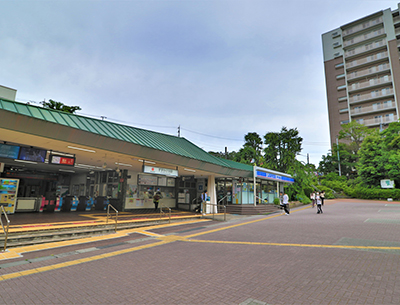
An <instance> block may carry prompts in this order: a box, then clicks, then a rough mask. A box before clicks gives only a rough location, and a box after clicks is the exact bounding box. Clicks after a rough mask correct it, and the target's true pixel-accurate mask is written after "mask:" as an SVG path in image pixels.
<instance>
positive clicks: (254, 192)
mask: <svg viewBox="0 0 400 305" xmlns="http://www.w3.org/2000/svg"><path fill="white" fill-rule="evenodd" d="M253 195H254V206H256V205H257V204H256V202H257V201H256V200H257V184H256V166H253Z"/></svg>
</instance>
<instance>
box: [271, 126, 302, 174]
mask: <svg viewBox="0 0 400 305" xmlns="http://www.w3.org/2000/svg"><path fill="white" fill-rule="evenodd" d="M302 141H303V138H302V137H300V136H299V132H298V130H297V128H294V129H287V128H286V127H282V129H281V131H280V132H268V133H267V134H266V135H265V136H264V144H265V148H264V160H265V165H266V167H267V168H270V169H273V170H277V171H281V172H287V170H288V169H289V168H291V167H292V166H294V163H295V161H296V156H297V155H298V154H300V152H301V144H302Z"/></svg>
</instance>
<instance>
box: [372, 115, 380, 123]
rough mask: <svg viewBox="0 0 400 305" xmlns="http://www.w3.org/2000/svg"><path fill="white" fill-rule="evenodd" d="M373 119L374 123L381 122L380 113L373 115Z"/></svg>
mask: <svg viewBox="0 0 400 305" xmlns="http://www.w3.org/2000/svg"><path fill="white" fill-rule="evenodd" d="M374 119H375V123H380V122H382V116H381V115H376V116H374Z"/></svg>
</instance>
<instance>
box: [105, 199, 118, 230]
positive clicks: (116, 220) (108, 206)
mask: <svg viewBox="0 0 400 305" xmlns="http://www.w3.org/2000/svg"><path fill="white" fill-rule="evenodd" d="M110 207H111V208H112V209H113V210H114V211H115V232H117V225H118V224H117V223H118V210H117V209H116V208H114V207H113V206H112V205H111V204H110V203H109V204H108V205H107V221H106V223H107V224H108V218H111V217H112V216H111V215H110Z"/></svg>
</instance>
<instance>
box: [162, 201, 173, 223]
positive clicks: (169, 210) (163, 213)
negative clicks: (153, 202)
mask: <svg viewBox="0 0 400 305" xmlns="http://www.w3.org/2000/svg"><path fill="white" fill-rule="evenodd" d="M163 208H166V209H168V223H171V208H169V207H163V206H161V205H160V220H161V218H162V217H163V215H167V213H165V212H164V211H163Z"/></svg>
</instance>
